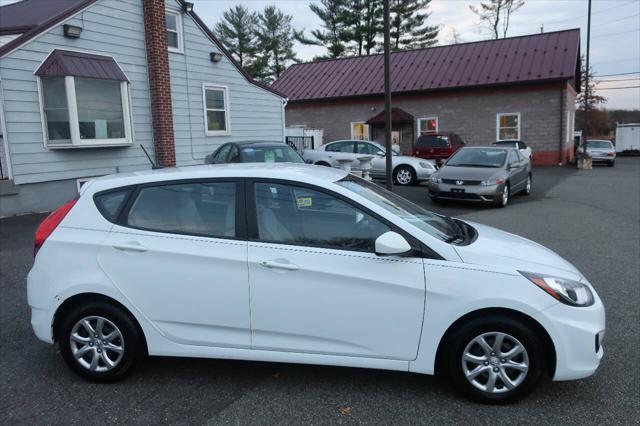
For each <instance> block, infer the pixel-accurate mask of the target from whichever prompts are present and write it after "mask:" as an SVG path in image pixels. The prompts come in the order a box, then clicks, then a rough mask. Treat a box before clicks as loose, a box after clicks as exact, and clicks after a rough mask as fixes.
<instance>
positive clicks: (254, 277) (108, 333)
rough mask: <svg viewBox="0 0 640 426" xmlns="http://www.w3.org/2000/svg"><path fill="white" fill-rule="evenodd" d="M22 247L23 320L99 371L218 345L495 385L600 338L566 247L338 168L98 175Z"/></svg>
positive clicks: (518, 379) (214, 352)
mask: <svg viewBox="0 0 640 426" xmlns="http://www.w3.org/2000/svg"><path fill="white" fill-rule="evenodd" d="M35 250H36V253H37V254H36V257H35V262H34V265H33V268H32V269H31V271H30V273H29V276H28V300H29V305H30V306H31V324H32V326H33V329H34V331H35V334H36V335H37V337H38V338H39V339H41V340H43V341H45V342H49V343H53V342H58V344H59V345H60V351H61V353H62V356H63V357H64V359H65V361H66V362H67V363H68V364H69V366H70V367H71V368H72V369H73V370H74V371H75V372H76V373H78V374H79V375H81V376H82V377H85V378H87V379H90V380H94V381H113V380H117V379H119V378H121V377H123V376H124V375H125V374H126V373H127V372H129V371H130V370H131V368H132V367H133V366H134V364H136V363H137V362H138V361H140V360H142V359H144V357H145V356H146V355H159V356H187V357H206V358H228V359H244V360H257V361H276V362H291V363H305V364H325V365H337V366H350V367H368V368H380V369H387V370H398V371H410V372H416V373H426V374H433V373H439V374H443V375H445V376H446V377H448V378H449V379H450V382H451V383H453V384H454V385H455V387H456V388H457V389H459V390H460V391H462V392H463V393H464V394H466V395H467V396H469V397H471V398H474V399H476V400H480V401H484V402H508V401H512V400H515V399H517V398H519V397H522V396H524V395H526V394H527V393H529V392H530V391H531V390H533V388H534V387H535V386H536V385H537V384H538V383H539V381H540V380H541V379H542V378H543V377H545V376H551V377H552V378H553V379H554V380H571V379H579V378H583V377H587V376H590V375H591V374H593V373H594V372H595V370H596V369H597V368H598V365H599V363H600V359H601V358H602V354H603V350H602V346H601V342H602V337H603V334H604V330H605V313H604V307H603V305H602V302H601V301H600V299H599V297H598V295H597V294H596V292H595V290H594V289H593V287H592V286H591V284H590V283H589V282H588V281H587V279H586V278H585V277H584V276H583V275H582V274H581V273H580V272H579V271H578V270H577V269H576V268H575V267H573V266H572V265H571V264H570V263H569V262H567V261H566V260H564V259H562V258H561V257H560V256H558V255H557V254H555V253H554V252H552V251H551V250H549V249H546V248H545V247H543V246H541V245H539V244H536V243H534V242H532V241H529V240H526V239H524V238H521V237H517V236H515V235H512V234H508V233H506V232H503V231H499V230H497V229H494V228H490V227H488V226H484V225H480V224H477V223H471V222H466V221H463V220H459V219H452V218H449V217H446V216H441V215H438V214H435V213H431V212H429V211H427V210H424V209H422V208H421V207H418V206H416V205H414V204H411V203H409V202H408V201H406V200H405V199H403V198H401V197H399V196H397V195H395V194H393V193H390V192H387V191H386V190H384V189H382V188H380V187H379V186H377V185H375V184H371V183H369V182H367V181H364V180H362V179H360V178H357V177H354V176H352V175H348V174H346V173H345V172H344V171H341V170H338V169H331V168H326V167H320V166H310V165H293V164H292V165H283V164H235V165H215V166H199V167H190V168H182V169H181V168H174V169H164V170H154V171H149V172H140V173H132V174H120V175H113V176H107V177H104V178H99V179H95V180H93V181H91V182H89V183H87V184H85V185H84V187H83V188H82V194H81V195H80V197H79V198H77V199H75V200H72V201H70V202H69V203H67V204H65V205H63V206H62V207H60V208H59V209H58V210H56V211H55V212H53V213H52V214H51V215H50V216H49V217H48V218H47V219H45V220H44V222H43V223H42V224H41V225H40V227H39V228H38V230H37V231H36V236H35Z"/></svg>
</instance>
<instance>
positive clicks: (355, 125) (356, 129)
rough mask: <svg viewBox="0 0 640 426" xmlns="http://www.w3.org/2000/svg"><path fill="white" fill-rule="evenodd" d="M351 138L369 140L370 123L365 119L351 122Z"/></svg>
mask: <svg viewBox="0 0 640 426" xmlns="http://www.w3.org/2000/svg"><path fill="white" fill-rule="evenodd" d="M351 139H354V140H359V141H368V140H370V139H369V125H368V124H366V123H365V122H364V121H354V122H352V123H351Z"/></svg>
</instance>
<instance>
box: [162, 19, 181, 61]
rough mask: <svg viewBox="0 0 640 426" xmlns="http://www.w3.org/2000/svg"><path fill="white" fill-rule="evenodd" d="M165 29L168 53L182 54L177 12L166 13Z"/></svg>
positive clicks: (179, 22) (179, 21)
mask: <svg viewBox="0 0 640 426" xmlns="http://www.w3.org/2000/svg"><path fill="white" fill-rule="evenodd" d="M165 24H166V27H167V45H168V47H169V51H170V52H182V20H181V17H180V14H179V13H177V12H167V13H166V15H165Z"/></svg>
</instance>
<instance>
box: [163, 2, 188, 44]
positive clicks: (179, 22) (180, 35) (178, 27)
mask: <svg viewBox="0 0 640 426" xmlns="http://www.w3.org/2000/svg"><path fill="white" fill-rule="evenodd" d="M165 14H166V15H172V16H175V17H176V34H177V35H178V47H177V48H175V47H173V46H169V52H173V53H184V32H183V31H182V13H180V12H178V11H175V10H165ZM165 31H169V29H168V28H167V25H166V23H165Z"/></svg>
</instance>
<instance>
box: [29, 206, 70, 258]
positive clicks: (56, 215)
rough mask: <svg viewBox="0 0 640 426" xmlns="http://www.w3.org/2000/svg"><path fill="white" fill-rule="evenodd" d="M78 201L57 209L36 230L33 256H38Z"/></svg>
mask: <svg viewBox="0 0 640 426" xmlns="http://www.w3.org/2000/svg"><path fill="white" fill-rule="evenodd" d="M76 201H78V197H76V198H74V199H73V200H69V201H67V202H66V203H64V204H63V205H61V206H60V207H58V208H57V209H55V210H54V211H53V212H52V213H51V214H50V215H49V216H47V217H46V218H45V219H44V220H43V221H42V223H40V225H39V226H38V229H36V236H35V238H34V241H33V256H34V257H35V255H36V254H38V250H40V247H42V245H43V244H44V242H45V241H46V240H47V238H49V235H51V233H52V232H53V231H54V230H55V229H56V228H57V227H58V225H59V224H60V222H62V219H64V217H65V216H66V215H67V213H69V211H70V210H71V209H72V208H73V206H74V205H75V204H76Z"/></svg>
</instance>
